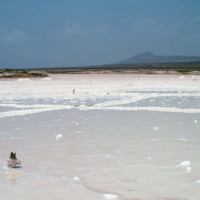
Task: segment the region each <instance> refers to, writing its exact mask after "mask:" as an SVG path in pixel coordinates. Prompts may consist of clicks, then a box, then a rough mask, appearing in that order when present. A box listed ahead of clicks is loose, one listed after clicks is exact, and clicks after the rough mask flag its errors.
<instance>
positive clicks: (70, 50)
mask: <svg viewBox="0 0 200 200" xmlns="http://www.w3.org/2000/svg"><path fill="white" fill-rule="evenodd" d="M199 10H200V1H199V0H57V1H56V0H0V68H41V67H67V66H86V65H102V64H109V63H115V62H118V61H121V60H124V59H127V58H130V57H132V56H134V55H136V54H139V53H143V52H151V53H154V54H157V55H188V56H200V12H199Z"/></svg>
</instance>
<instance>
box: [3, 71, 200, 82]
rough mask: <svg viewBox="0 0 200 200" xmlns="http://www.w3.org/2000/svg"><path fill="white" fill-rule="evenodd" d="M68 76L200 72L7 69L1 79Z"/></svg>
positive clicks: (197, 73) (199, 72)
mask: <svg viewBox="0 0 200 200" xmlns="http://www.w3.org/2000/svg"><path fill="white" fill-rule="evenodd" d="M54 74H57V75H65V74H66V75H67V74H69V75H70V74H133V75H134V74H136V75H139V74H141V75H200V71H194V70H181V69H178V70H168V69H165V70H164V69H162V70H161V69H81V68H68V69H67V68H65V69H40V70H36V69H35V70H33V69H32V70H28V69H26V70H19V69H5V70H0V79H14V78H44V77H49V76H51V75H54Z"/></svg>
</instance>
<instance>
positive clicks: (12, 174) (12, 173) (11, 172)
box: [4, 166, 21, 185]
mask: <svg viewBox="0 0 200 200" xmlns="http://www.w3.org/2000/svg"><path fill="white" fill-rule="evenodd" d="M4 169H5V174H6V177H7V179H8V180H10V183H11V184H12V185H15V184H16V183H17V179H18V178H19V177H20V174H21V172H20V168H19V167H18V168H9V167H7V166H4Z"/></svg>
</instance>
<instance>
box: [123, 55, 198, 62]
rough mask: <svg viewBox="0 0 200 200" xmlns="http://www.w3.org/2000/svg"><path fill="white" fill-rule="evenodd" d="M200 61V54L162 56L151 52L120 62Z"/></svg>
mask: <svg viewBox="0 0 200 200" xmlns="http://www.w3.org/2000/svg"><path fill="white" fill-rule="evenodd" d="M193 61H200V56H161V55H155V54H152V53H149V52H145V53H141V54H137V55H135V56H133V57H131V58H128V59H126V60H123V61H120V62H119V64H136V63H137V64H155V63H169V62H193Z"/></svg>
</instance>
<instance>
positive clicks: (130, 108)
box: [0, 80, 200, 200]
mask: <svg viewBox="0 0 200 200" xmlns="http://www.w3.org/2000/svg"><path fill="white" fill-rule="evenodd" d="M27 82H28V83H29V84H31V81H27ZM1 83H2V82H1ZM12 83H14V85H15V86H16V84H15V82H14V81H13V80H12V81H10V82H9V84H10V86H12ZM20 83H21V82H20ZM45 84H47V83H46V82H45ZM51 84H52V82H51V81H50V82H49V91H51V87H50V85H51ZM54 84H55V83H54ZM60 84H61V82H59V83H57V82H56V84H55V85H54V87H57V88H60V87H61V85H60ZM118 84H119V83H118ZM120 84H123V82H122V83H120ZM120 84H119V87H118V90H116V88H114V89H115V90H114V89H113V91H112V90H111V89H109V92H110V93H109V94H108V91H107V90H106V89H105V90H101V92H100V93H99V95H98V94H97V93H95V94H93V93H92V91H93V89H92V91H89V93H92V94H91V95H88V94H87V95H84V94H81V95H78V94H76V95H74V96H73V95H71V94H68V93H67V94H64V95H62V94H61V93H62V92H64V90H61V89H60V93H59V94H57V95H56V94H55V95H54V96H53V97H52V93H48V94H46V95H45V96H43V94H41V95H39V94H40V93H39V92H38V93H37V95H36V94H35V93H36V90H35V93H34V94H30V95H27V94H26V95H24V93H22V96H21V97H20V96H18V90H17V89H12V90H10V91H12V94H7V95H5V91H4V92H3V93H2V96H1V97H0V146H1V151H0V194H1V197H3V198H4V199H5V200H10V199H13V198H14V199H21V200H26V199H30V200H35V199H44V200H47V199H48V200H51V199H52V200H53V199H61V200H62V199H63V200H64V199H73V200H76V199H77V200H80V199H87V200H90V199H91V200H94V199H96V200H98V199H99V200H100V199H102V200H103V199H125V200H161V199H162V200H199V196H200V190H199V189H200V173H199V172H200V157H199V155H200V134H199V130H200V93H199V91H198V90H197V89H196V88H195V89H194V88H193V87H191V89H188V88H187V90H182V91H181V92H180V88H178V87H177V88H173V89H171V90H169V89H168V90H167V91H165V92H163V90H162V89H158V88H155V86H154V88H152V89H148V91H146V89H145V88H141V92H140V91H139V89H138V88H137V89H136V88H132V90H130V88H129V87H128V88H126V87H124V88H123V90H122V89H121V85H120ZM29 87H32V89H34V87H35V86H29ZM45 87H48V84H47V86H45ZM181 87H183V86H181ZM127 91H129V92H127ZM130 91H132V92H130ZM144 91H146V92H144ZM87 92H88V90H87ZM58 135H60V136H59V137H58ZM10 151H16V152H17V156H18V158H19V159H20V160H21V162H22V168H19V169H9V168H7V167H6V166H5V160H6V157H7V156H8V155H9V153H10ZM183 161H190V163H191V164H190V167H191V169H188V167H187V166H181V165H180V163H182V162H183ZM11 191H12V192H11Z"/></svg>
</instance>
